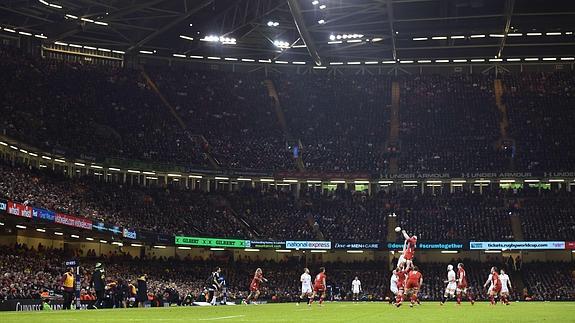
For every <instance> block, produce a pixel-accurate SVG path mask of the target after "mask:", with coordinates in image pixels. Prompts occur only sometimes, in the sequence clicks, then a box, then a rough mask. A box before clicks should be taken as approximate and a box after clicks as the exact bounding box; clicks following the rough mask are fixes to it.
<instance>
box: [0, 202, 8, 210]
mask: <svg viewBox="0 0 575 323" xmlns="http://www.w3.org/2000/svg"><path fill="white" fill-rule="evenodd" d="M6 210H8V202H7V201H5V200H0V212H2V211H6Z"/></svg>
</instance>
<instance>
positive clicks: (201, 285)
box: [0, 245, 575, 307]
mask: <svg viewBox="0 0 575 323" xmlns="http://www.w3.org/2000/svg"><path fill="white" fill-rule="evenodd" d="M71 257H76V259H78V260H79V261H80V264H81V282H82V283H81V284H82V290H81V295H82V296H81V297H82V299H83V300H93V299H94V295H95V291H94V290H93V287H92V286H91V284H90V281H91V278H92V277H91V275H92V272H93V268H94V266H95V264H96V263H102V264H103V268H104V272H105V282H106V286H107V288H106V304H107V306H109V307H112V306H114V304H116V305H117V306H118V304H121V303H122V302H118V303H116V300H117V299H118V297H120V298H123V300H128V299H129V298H131V297H133V295H132V294H131V293H132V291H130V290H129V289H128V287H129V286H130V284H132V285H136V284H137V282H136V280H137V278H138V277H140V276H142V275H144V274H145V275H146V276H147V294H148V300H149V302H150V304H152V306H163V304H164V302H169V303H172V304H178V305H191V303H192V302H196V301H205V297H206V296H205V291H206V287H209V286H207V284H208V282H207V280H208V278H209V277H210V273H211V272H212V271H213V270H214V269H215V268H216V267H218V266H219V267H221V268H222V269H223V272H222V274H223V277H225V280H226V286H227V292H228V299H229V300H230V301H235V300H237V299H242V298H244V297H246V296H247V291H248V285H249V281H250V279H251V277H252V275H253V271H254V270H255V268H256V267H261V268H262V269H263V270H264V275H265V277H267V278H268V279H269V283H267V284H264V286H263V295H262V300H265V301H268V302H269V301H272V302H273V301H295V300H296V299H297V298H298V296H299V294H300V290H299V287H300V282H299V275H300V274H301V272H302V271H303V267H305V266H306V265H305V260H304V259H302V258H299V257H297V256H296V257H290V256H285V258H283V259H281V260H280V261H277V262H276V261H272V260H260V259H248V258H244V259H242V258H238V259H234V258H233V257H231V256H229V255H222V256H217V257H216V256H211V258H209V259H200V258H187V257H186V258H162V257H160V258H157V257H155V256H153V255H152V254H151V253H148V254H146V255H144V257H142V258H138V257H132V256H131V255H129V254H123V253H122V252H121V251H120V252H115V253H113V254H108V255H102V256H99V257H97V256H96V255H95V253H93V254H92V253H88V254H86V255H84V254H83V253H82V252H81V251H79V250H66V251H65V250H62V249H51V248H46V247H44V246H42V245H39V246H37V247H36V248H34V247H28V246H26V245H13V246H3V248H2V249H0V269H1V270H2V273H3V274H2V276H1V277H0V300H6V299H27V298H33V299H39V298H44V297H46V298H57V297H58V296H57V295H61V292H62V290H61V289H62V288H61V282H62V274H63V273H64V272H65V271H66V267H65V261H66V260H68V259H70V258H71ZM319 261H320V260H319V259H316V260H314V259H311V260H310V259H308V262H307V266H309V267H310V269H311V270H312V272H314V271H315V270H317V269H316V268H315V266H319V263H320V262H319ZM460 261H462V260H461V259H453V260H452V261H451V263H457V262H460ZM464 261H465V263H466V268H467V272H468V279H469V282H470V283H469V284H470V287H471V293H473V295H474V298H475V299H478V300H482V299H487V295H486V291H485V290H484V289H483V288H481V286H482V285H483V282H484V281H485V280H486V278H487V275H488V273H489V266H490V265H493V262H490V263H489V264H488V263H479V262H474V261H469V260H464ZM494 261H496V263H497V260H494ZM497 264H498V265H499V266H500V268H508V272H510V273H512V277H513V278H514V279H521V281H522V283H523V284H524V285H525V286H526V289H527V290H526V291H523V290H513V291H512V299H514V300H525V299H526V297H528V298H529V299H528V300H567V299H569V300H573V299H575V283H574V281H573V278H572V276H571V275H572V272H571V270H573V268H572V265H569V264H566V263H529V264H525V266H523V268H521V270H517V271H515V269H514V268H512V267H509V266H507V267H506V265H505V264H503V263H497ZM321 265H322V266H326V268H327V273H328V286H329V287H328V288H330V298H332V299H334V300H350V299H351V281H352V280H353V278H354V277H355V276H358V277H359V278H360V280H361V281H362V287H363V293H362V298H363V300H385V299H387V298H388V297H389V296H390V292H389V278H390V271H388V270H386V269H385V268H388V266H389V265H388V264H386V263H383V262H374V261H365V260H364V261H356V262H342V261H336V262H321ZM446 266H447V264H446V263H419V267H420V268H421V271H422V272H423V273H424V285H423V287H422V290H421V297H420V298H421V299H422V300H439V299H441V297H442V294H443V290H444V289H445V283H444V279H445V277H446V273H447V271H446ZM549 268H554V269H553V270H549ZM124 289H126V290H124ZM129 303H130V302H128V304H129ZM118 307H121V306H118Z"/></svg>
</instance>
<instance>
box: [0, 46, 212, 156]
mask: <svg viewBox="0 0 575 323" xmlns="http://www.w3.org/2000/svg"><path fill="white" fill-rule="evenodd" d="M0 57H1V58H2V59H1V60H0V66H1V67H2V70H3V71H4V73H2V74H1V75H0V86H2V88H3V89H4V91H2V94H1V97H0V98H1V99H2V106H1V109H2V112H3V115H4V118H2V122H1V124H0V127H1V128H0V130H1V131H2V133H3V134H4V135H8V136H10V137H13V138H16V139H19V140H22V141H24V142H26V143H28V144H32V145H37V146H38V147H39V148H42V149H46V150H48V151H51V152H54V153H56V154H59V155H66V156H69V157H74V158H84V159H90V160H94V159H98V158H109V157H120V158H129V159H137V160H145V161H154V162H165V163H176V164H177V163H185V164H188V163H192V164H194V165H197V166H205V165H207V162H206V160H205V156H204V155H203V153H202V151H203V150H202V149H201V143H200V142H197V141H193V140H192V139H190V137H189V136H188V135H187V134H186V133H184V131H183V130H182V129H181V128H178V127H177V126H176V125H177V124H176V122H175V120H174V118H173V117H172V116H171V115H169V113H167V111H166V108H165V107H164V106H163V105H162V103H161V101H160V99H159V98H158V96H157V95H156V94H155V93H153V92H152V91H150V89H149V87H148V85H147V83H146V81H145V80H144V78H143V77H142V76H141V75H140V73H139V71H137V70H130V69H118V68H112V67H106V66H97V65H82V64H78V63H66V62H61V61H54V60H44V59H41V58H36V57H28V56H25V55H23V54H22V53H20V52H18V51H17V50H15V49H13V48H0Z"/></svg>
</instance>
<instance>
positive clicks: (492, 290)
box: [483, 267, 501, 305]
mask: <svg viewBox="0 0 575 323" xmlns="http://www.w3.org/2000/svg"><path fill="white" fill-rule="evenodd" d="M489 283H491V286H489V302H490V303H491V305H495V303H496V301H495V298H496V297H497V296H498V295H499V293H500V292H501V280H500V279H499V274H498V273H497V267H491V274H489V278H488V279H487V281H486V282H485V284H484V285H483V287H487V285H488V284H489Z"/></svg>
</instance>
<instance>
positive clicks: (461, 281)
mask: <svg viewBox="0 0 575 323" xmlns="http://www.w3.org/2000/svg"><path fill="white" fill-rule="evenodd" d="M462 296H467V299H468V300H469V301H470V302H471V305H473V304H475V301H473V297H471V293H467V274H466V273H465V268H464V266H463V263H459V264H457V304H461V297H462Z"/></svg>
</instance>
